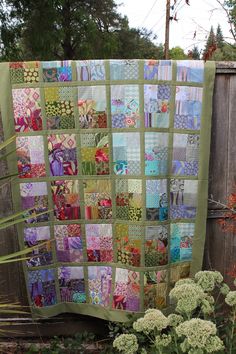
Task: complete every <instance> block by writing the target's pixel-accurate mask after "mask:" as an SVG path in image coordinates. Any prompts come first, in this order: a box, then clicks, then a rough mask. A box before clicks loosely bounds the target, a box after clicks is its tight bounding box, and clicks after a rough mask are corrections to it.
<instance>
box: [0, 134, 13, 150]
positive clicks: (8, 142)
mask: <svg viewBox="0 0 236 354" xmlns="http://www.w3.org/2000/svg"><path fill="white" fill-rule="evenodd" d="M15 139H16V135H14V136H12V137H11V138H9V139H7V140H5V141H4V142H3V143H1V144H0V151H1V150H2V149H4V148H5V147H7V146H8V145H10V144H11V143H13V141H15Z"/></svg>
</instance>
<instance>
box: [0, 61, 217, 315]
mask: <svg viewBox="0 0 236 354" xmlns="http://www.w3.org/2000/svg"><path fill="white" fill-rule="evenodd" d="M214 75H215V65H214V63H213V62H207V63H206V64H204V63H203V62H201V61H158V60H86V61H56V62H37V61H35V62H15V63H2V64H0V91H1V95H0V104H1V113H2V118H3V127H4V134H5V138H8V137H10V136H12V135H14V134H16V156H15V157H14V159H12V158H11V159H10V158H9V169H10V170H11V172H14V171H15V172H16V171H17V173H18V177H17V178H15V179H14V180H13V182H12V192H13V202H14V207H15V210H16V211H19V210H22V209H23V210H25V219H26V220H25V222H22V223H21V224H19V225H18V234H19V242H20V246H21V248H25V247H26V248H27V247H31V246H37V247H36V248H35V249H34V250H33V252H32V254H30V256H29V259H28V260H27V261H25V262H24V272H25V280H26V286H27V292H28V298H29V303H30V306H31V310H32V315H33V316H34V317H35V318H40V317H48V316H54V315H57V314H60V313H63V312H74V313H78V314H87V315H91V316H96V317H100V318H104V319H107V320H114V321H125V320H126V319H127V314H129V313H137V314H141V313H142V312H143V311H145V310H146V309H147V308H150V307H152V308H159V309H163V310H166V309H167V310H168V306H169V300H168V293H169V291H170V289H171V288H172V287H173V286H174V284H175V282H176V281H177V280H179V279H181V278H184V277H188V276H190V275H193V274H194V273H195V272H196V271H198V270H200V269H201V265H202V258H203V248H204V239H205V224H206V215H207V188H208V160H209V148H210V127H211V112H212V94H213V85H214Z"/></svg>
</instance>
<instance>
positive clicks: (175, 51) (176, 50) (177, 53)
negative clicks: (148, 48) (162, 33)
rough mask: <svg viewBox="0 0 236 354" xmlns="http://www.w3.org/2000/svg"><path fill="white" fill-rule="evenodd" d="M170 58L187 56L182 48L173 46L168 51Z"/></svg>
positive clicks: (179, 58) (185, 57) (178, 58)
mask: <svg viewBox="0 0 236 354" xmlns="http://www.w3.org/2000/svg"><path fill="white" fill-rule="evenodd" d="M169 56H170V59H174V60H181V59H187V58H188V56H187V55H186V54H185V53H184V50H183V49H182V48H181V47H178V46H177V47H173V48H171V49H170V51H169Z"/></svg>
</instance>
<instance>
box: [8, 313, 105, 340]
mask: <svg viewBox="0 0 236 354" xmlns="http://www.w3.org/2000/svg"><path fill="white" fill-rule="evenodd" d="M107 324H108V322H107V321H105V320H101V319H99V318H95V317H91V316H83V315H75V314H62V315H59V316H55V317H52V318H49V319H47V320H42V321H32V319H29V318H28V319H25V320H22V319H21V320H20V319H19V320H17V319H15V320H13V321H9V324H8V325H7V326H5V327H4V326H1V329H6V330H8V331H10V333H8V334H7V336H8V338H9V337H11V336H12V337H18V338H19V337H24V338H33V337H53V336H60V335H63V336H73V335H75V334H77V333H81V332H85V331H87V332H90V333H94V334H97V335H101V336H105V335H106V334H107V333H108V326H107Z"/></svg>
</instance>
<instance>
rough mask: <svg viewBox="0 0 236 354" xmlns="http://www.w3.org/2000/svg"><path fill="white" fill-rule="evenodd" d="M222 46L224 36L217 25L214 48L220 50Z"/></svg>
mask: <svg viewBox="0 0 236 354" xmlns="http://www.w3.org/2000/svg"><path fill="white" fill-rule="evenodd" d="M223 45H224V36H223V32H222V29H221V27H220V25H219V24H218V26H217V29H216V46H217V48H222V47H223Z"/></svg>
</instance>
